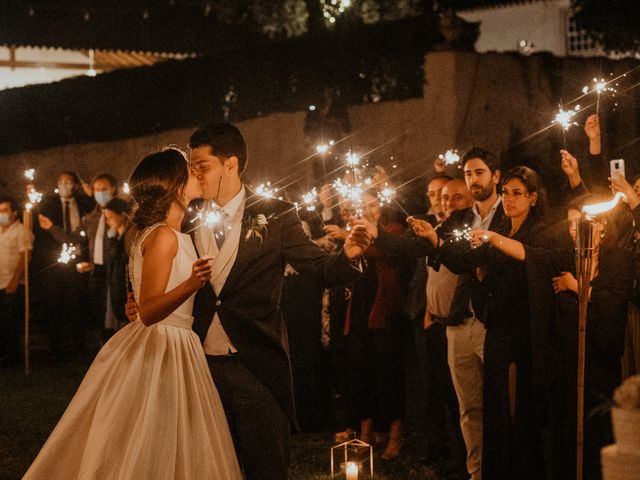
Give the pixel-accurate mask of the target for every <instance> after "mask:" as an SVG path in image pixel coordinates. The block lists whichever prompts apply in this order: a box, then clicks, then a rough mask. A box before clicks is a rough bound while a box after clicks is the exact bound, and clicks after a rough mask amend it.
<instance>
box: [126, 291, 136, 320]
mask: <svg viewBox="0 0 640 480" xmlns="http://www.w3.org/2000/svg"><path fill="white" fill-rule="evenodd" d="M124 313H125V315H126V316H127V318H128V319H129V321H130V322H135V321H136V319H137V318H138V304H137V303H136V299H135V297H134V296H133V292H128V293H127V303H126V304H125V306H124Z"/></svg>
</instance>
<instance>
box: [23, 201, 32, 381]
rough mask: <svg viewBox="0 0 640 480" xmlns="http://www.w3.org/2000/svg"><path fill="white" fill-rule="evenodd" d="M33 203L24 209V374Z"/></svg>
mask: <svg viewBox="0 0 640 480" xmlns="http://www.w3.org/2000/svg"><path fill="white" fill-rule="evenodd" d="M32 219H33V215H32V211H31V204H27V206H26V207H25V209H24V218H23V223H24V374H25V375H29V373H30V368H29V315H30V312H29V257H30V253H31V248H32V245H31V228H32Z"/></svg>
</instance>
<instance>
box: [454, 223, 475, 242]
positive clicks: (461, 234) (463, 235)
mask: <svg viewBox="0 0 640 480" xmlns="http://www.w3.org/2000/svg"><path fill="white" fill-rule="evenodd" d="M471 230H472V229H471V227H469V226H468V225H464V227H463V228H462V229H459V228H454V229H453V231H452V232H451V235H452V238H451V240H452V241H454V242H460V241H462V240H465V241H467V242H470V241H471V239H472V236H471Z"/></svg>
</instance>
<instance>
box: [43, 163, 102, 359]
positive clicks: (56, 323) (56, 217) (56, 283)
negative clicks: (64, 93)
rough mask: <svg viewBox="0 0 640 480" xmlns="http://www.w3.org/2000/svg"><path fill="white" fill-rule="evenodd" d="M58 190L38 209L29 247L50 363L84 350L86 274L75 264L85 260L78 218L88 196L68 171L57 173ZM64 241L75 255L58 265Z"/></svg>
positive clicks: (89, 206) (89, 204)
mask: <svg viewBox="0 0 640 480" xmlns="http://www.w3.org/2000/svg"><path fill="white" fill-rule="evenodd" d="M57 187H58V191H57V193H56V194H54V195H51V196H48V197H45V199H44V200H43V201H42V203H41V204H40V206H39V216H38V227H39V228H36V232H35V233H36V243H35V245H34V269H33V271H34V272H38V274H37V275H35V278H36V279H37V281H38V282H39V284H40V285H41V288H39V289H38V290H39V291H43V292H46V299H45V301H46V312H47V318H46V321H47V324H48V325H47V326H48V328H47V330H48V333H49V349H50V352H51V355H52V357H53V360H54V361H57V360H68V359H69V358H70V357H72V356H73V355H75V354H77V353H79V351H80V350H81V349H82V348H83V346H84V317H83V315H82V313H81V301H82V300H83V295H84V292H85V290H86V283H87V282H86V280H87V278H86V275H87V274H86V273H81V272H80V271H79V270H78V269H77V268H76V266H77V265H78V264H79V263H80V262H81V261H82V260H84V259H86V252H82V251H81V249H80V246H81V245H82V244H83V243H84V238H83V237H82V236H81V232H82V230H81V229H82V226H81V219H82V217H83V216H85V215H87V214H88V213H89V212H90V211H91V210H93V209H94V207H95V202H94V200H93V199H92V198H90V197H87V196H86V195H85V194H84V192H83V190H82V186H81V183H80V179H79V177H78V176H77V175H76V174H75V173H74V172H70V171H65V172H62V173H60V175H58V185H57ZM64 243H67V244H71V243H73V244H74V245H75V246H76V247H77V249H78V250H77V257H76V258H75V259H72V260H71V261H69V263H67V264H65V263H58V257H59V256H60V252H61V250H62V245H63V244H64Z"/></svg>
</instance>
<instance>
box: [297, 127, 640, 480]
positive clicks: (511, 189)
mask: <svg viewBox="0 0 640 480" xmlns="http://www.w3.org/2000/svg"><path fill="white" fill-rule="evenodd" d="M585 133H586V135H587V138H588V141H589V153H588V155H587V156H586V157H585V158H584V159H582V162H579V161H578V159H576V158H575V157H574V156H573V155H572V154H571V153H570V152H569V151H567V150H561V151H560V152H559V155H558V161H557V171H558V174H560V175H564V177H565V178H566V180H565V189H564V190H563V191H562V192H554V193H556V195H555V197H556V198H555V202H554V203H553V205H551V204H550V202H549V200H548V198H547V193H546V189H545V186H544V183H543V180H542V178H541V176H540V175H539V174H538V173H537V172H536V171H535V170H534V169H533V168H531V167H530V166H515V167H513V168H510V169H509V170H508V171H505V170H503V169H502V168H501V165H500V161H499V159H498V158H497V157H496V156H495V155H493V154H492V153H490V152H489V151H487V150H485V149H483V148H480V147H475V148H472V149H470V150H469V151H468V152H466V153H465V155H464V156H463V158H462V160H461V165H460V166H461V168H460V171H461V172H462V173H463V178H457V177H456V176H450V175H447V173H448V172H447V171H446V166H445V165H443V164H442V163H441V162H438V161H436V162H435V169H436V172H437V173H436V175H435V176H433V177H432V178H430V179H429V181H428V182H427V188H426V192H425V193H426V196H427V198H428V200H429V203H430V208H429V210H428V211H427V212H425V213H424V214H421V215H418V214H416V215H413V216H410V217H409V218H408V219H406V218H404V217H405V215H401V214H399V212H398V211H396V210H397V209H395V208H394V206H395V205H394V204H393V203H392V204H384V203H381V202H380V201H379V199H378V197H377V195H376V191H375V186H374V188H372V190H370V191H368V192H365V193H364V194H363V197H362V205H363V216H364V218H365V219H366V220H367V221H368V222H367V224H368V225H369V228H370V233H371V236H372V238H373V239H374V241H373V244H372V246H371V247H370V248H369V250H368V251H367V252H366V254H365V257H366V261H367V269H366V271H365V273H364V274H363V275H362V276H361V277H360V279H359V280H358V281H356V282H355V283H354V284H353V285H351V286H350V287H348V288H347V291H346V292H345V291H344V289H342V291H339V292H325V294H326V296H325V298H324V300H325V302H321V300H320V298H321V295H318V297H316V302H315V303H314V304H313V307H311V304H308V305H309V306H310V307H311V308H315V309H319V310H321V312H322V313H321V312H320V311H319V312H317V314H316V317H315V318H316V322H318V321H319V322H320V324H321V326H320V327H319V328H318V330H317V331H316V336H315V337H314V338H316V344H317V345H318V348H320V347H319V343H320V342H319V341H318V340H317V339H318V338H323V339H324V336H325V335H326V330H327V328H326V327H328V331H329V332H330V335H329V336H330V341H329V342H328V349H327V350H328V354H327V358H328V361H327V363H328V365H329V366H330V373H331V375H333V376H332V377H331V386H332V388H333V389H334V390H333V391H334V393H336V392H337V393H338V394H339V395H340V396H341V398H342V400H343V404H344V407H345V409H346V412H347V415H346V417H347V421H346V425H345V426H346V427H347V428H346V429H345V430H344V431H340V432H338V433H337V434H336V440H338V441H342V440H348V439H350V438H353V437H354V436H357V437H358V438H360V439H361V440H363V441H365V442H367V443H371V444H380V445H381V446H382V447H383V450H382V453H381V456H380V458H381V459H387V460H391V459H394V458H397V457H398V456H399V455H401V452H402V448H403V422H404V420H405V416H406V409H405V399H406V390H407V385H412V384H415V383H419V382H420V381H422V383H423V385H424V388H423V390H422V391H421V394H422V397H423V398H422V399H421V400H423V408H424V409H425V412H424V413H425V417H426V425H425V427H424V428H425V434H426V439H427V451H425V452H424V454H425V456H424V459H425V461H427V462H428V463H434V464H436V465H439V464H447V460H451V457H452V456H454V454H455V452H456V451H457V450H458V449H459V445H460V444H462V450H463V451H466V468H467V471H468V474H469V476H470V477H471V478H472V479H480V478H482V477H484V478H487V479H492V480H493V479H514V478H519V479H520V478H532V479H533V478H535V479H539V478H553V479H570V478H575V475H576V431H577V372H578V282H577V280H576V277H577V275H576V266H575V264H576V262H575V237H576V233H575V232H576V221H577V219H579V218H580V217H581V215H582V207H584V206H585V205H590V204H594V203H600V202H603V201H606V200H609V199H610V198H612V196H613V192H622V193H624V194H625V198H626V201H625V202H621V203H620V204H618V205H617V206H616V207H615V208H613V209H612V210H610V211H608V212H606V213H603V214H601V215H599V216H597V217H596V218H595V229H596V232H595V235H594V242H595V245H594V256H593V268H592V272H591V277H590V290H589V302H588V319H587V337H586V359H585V361H586V370H585V391H584V462H583V469H584V478H589V479H597V478H601V473H600V463H599V457H600V453H599V452H600V449H601V448H602V447H603V446H605V445H607V444H609V443H612V442H613V436H612V431H611V421H610V416H609V406H610V400H611V397H612V394H613V390H614V388H615V387H616V386H617V385H619V384H620V383H621V381H622V378H623V374H624V375H625V376H627V375H630V374H634V373H638V360H639V356H638V348H639V346H640V336H639V335H638V321H639V317H638V300H637V292H638V289H637V278H638V273H639V272H638V266H640V262H639V259H638V257H637V254H638V247H637V237H638V233H637V230H638V228H637V225H640V223H638V221H639V220H640V207H639V205H640V199H639V198H640V197H639V195H640V178H635V179H634V180H633V181H631V182H629V181H627V180H626V179H625V178H624V176H622V175H619V174H616V175H615V176H614V177H613V178H610V173H609V165H608V162H607V161H605V160H604V158H603V155H602V151H601V145H600V135H601V134H600V126H599V120H598V117H597V116H596V115H592V116H590V117H589V119H588V120H587V122H586V124H585ZM533 167H535V165H533ZM560 172H562V173H560ZM454 173H455V171H454ZM374 184H375V182H374ZM323 191H325V192H327V191H330V186H328V185H327V186H324V187H323ZM321 199H322V200H323V202H322V203H323V208H322V213H321V215H315V216H314V215H309V214H307V215H306V217H307V218H305V217H304V216H303V218H305V220H306V221H307V222H308V223H309V224H310V228H309V231H310V235H311V236H312V238H314V239H316V241H317V242H318V243H319V244H321V245H323V244H325V243H326V239H327V237H329V238H330V239H333V241H334V242H335V243H337V244H338V248H339V241H340V239H343V238H345V236H346V234H347V231H346V229H347V228H348V223H347V222H346V220H345V219H346V218H348V217H349V216H350V213H349V212H348V210H349V208H353V205H349V202H348V201H346V200H344V199H337V200H336V198H335V197H332V196H331V195H330V194H325V195H322V194H321ZM314 224H315V225H316V227H315V233H314V228H313V225H314ZM323 235H324V236H323ZM334 249H335V248H334ZM310 288H312V287H310ZM307 298H309V297H307ZM344 298H347V300H346V301H343V299H344ZM303 301H306V300H303ZM327 302H328V304H329V305H328V308H327V305H326V303H327ZM319 303H322V307H318V304H319ZM334 303H335V305H334ZM338 308H339V309H341V310H340V311H336V310H338ZM327 311H328V312H330V313H329V318H325V316H324V315H323V313H326V312H327ZM285 313H286V312H285ZM307 325H308V324H307ZM294 332H295V328H294ZM291 333H292V332H291V331H290V338H292V337H291ZM412 339H413V341H414V343H413V345H412V342H411V340H412ZM293 340H295V337H294V338H293ZM307 346H309V345H308V344H307ZM298 350H299V351H300V354H301V355H302V356H304V352H305V351H306V352H308V351H311V350H309V349H298ZM625 350H626V353H625ZM416 352H417V353H418V357H421V360H422V361H421V362H420V371H419V376H418V377H416V376H413V377H411V378H407V370H408V367H409V365H408V355H409V354H410V353H416ZM292 356H293V359H292V360H293V368H294V380H295V378H296V377H304V376H305V375H306V373H307V372H309V371H311V369H310V368H309V364H306V365H303V364H301V363H300V362H298V361H297V360H299V359H297V358H296V344H295V341H294V342H292ZM623 357H624V358H623ZM302 363H304V362H302ZM623 366H624V372H623ZM297 369H298V370H299V371H296V370H297ZM316 400H317V399H316ZM302 401H303V402H304V398H302ZM452 419H453V422H452ZM461 439H462V440H461Z"/></svg>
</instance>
